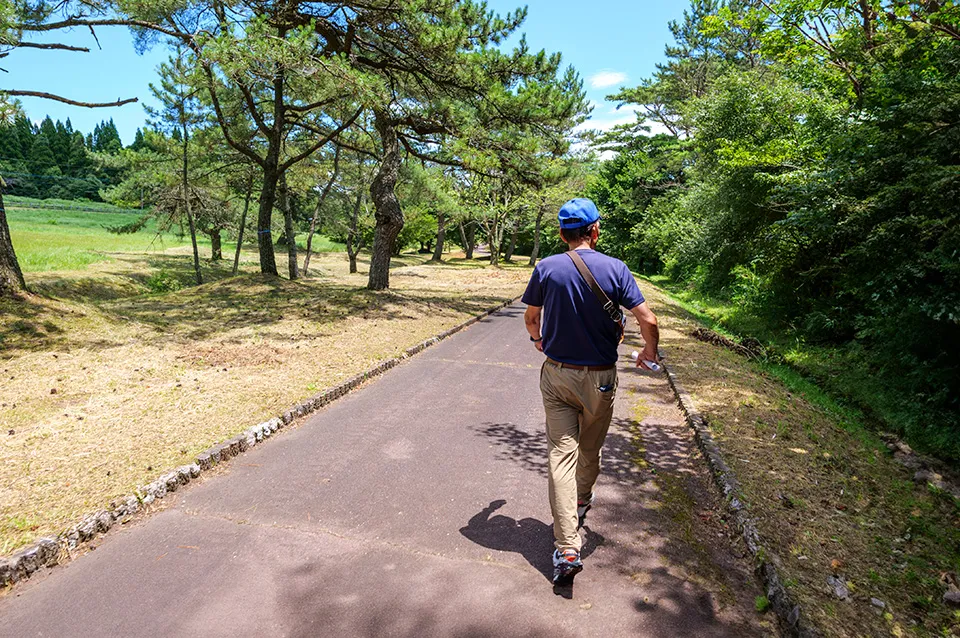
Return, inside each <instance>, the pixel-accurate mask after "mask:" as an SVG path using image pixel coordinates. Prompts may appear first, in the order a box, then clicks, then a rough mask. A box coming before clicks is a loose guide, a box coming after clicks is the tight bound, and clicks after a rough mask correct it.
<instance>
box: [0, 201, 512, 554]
mask: <svg viewBox="0 0 960 638" xmlns="http://www.w3.org/2000/svg"><path fill="white" fill-rule="evenodd" d="M11 213H12V215H11V216H13V217H14V219H13V224H12V225H13V226H14V229H13V240H14V244H15V246H16V248H17V250H18V254H20V255H21V256H22V257H23V256H25V257H27V259H28V260H29V259H31V255H34V256H36V255H38V254H42V253H43V252H44V251H47V254H49V255H51V256H50V257H49V260H50V261H49V262H47V263H48V265H55V266H57V267H58V268H60V269H57V270H50V269H44V268H43V267H40V268H32V269H31V268H27V269H26V270H27V272H26V278H27V283H28V285H29V286H30V287H31V290H33V291H34V293H36V294H33V295H30V296H28V297H27V298H26V299H25V300H22V301H11V300H0V422H2V423H3V424H4V427H3V430H2V431H0V556H2V555H7V554H9V553H11V552H12V551H14V550H15V549H16V548H17V547H20V546H22V545H24V544H27V543H29V542H30V541H32V540H33V539H35V538H37V537H39V536H42V535H50V534H56V533H57V532H59V531H60V530H62V529H63V528H65V527H66V526H68V525H70V524H73V523H75V522H76V521H77V520H79V518H80V517H82V516H83V515H85V514H87V513H90V512H92V511H96V510H97V509H100V508H103V507H104V506H106V505H107V504H108V503H109V502H110V500H111V499H114V498H117V497H119V496H122V495H125V494H130V493H132V492H133V491H134V490H135V489H136V488H137V487H138V486H139V485H143V484H144V483H146V482H148V481H150V480H153V479H154V478H156V476H158V475H159V474H160V473H162V472H163V471H165V470H167V469H170V468H173V467H176V466H177V465H180V464H183V463H185V462H189V461H190V460H191V459H192V458H193V457H194V455H195V454H197V453H198V452H200V451H202V450H203V449H205V448H207V447H209V446H210V445H212V444H214V443H215V442H218V441H221V440H224V439H226V438H229V437H230V436H233V435H235V434H236V433H238V432H240V431H242V430H243V429H244V428H246V427H248V426H250V425H252V424H255V423H257V422H259V421H262V420H264V419H266V418H269V417H270V416H273V415H276V414H277V413H279V412H280V411H282V410H283V409H285V408H286V407H288V406H290V405H291V404H293V403H295V402H296V401H299V400H300V399H302V398H304V397H306V396H309V395H312V394H314V393H316V392H318V391H319V390H321V389H323V388H324V387H329V386H332V385H334V384H336V383H338V382H340V381H342V380H344V379H346V378H349V377H350V376H353V375H354V374H357V373H358V372H361V371H363V370H365V369H368V368H370V367H372V366H373V365H375V363H376V362H378V361H381V360H383V359H385V358H389V357H393V356H396V355H397V354H398V353H400V352H402V351H403V350H404V349H405V348H407V347H409V346H411V345H413V344H415V343H417V342H419V341H422V340H424V339H426V338H428V337H430V336H433V335H435V334H437V333H439V332H442V331H443V330H445V329H447V328H449V327H451V326H453V325H455V324H457V323H459V322H461V321H463V320H465V319H467V318H468V317H470V316H472V315H474V314H477V313H479V312H481V311H483V310H485V309H486V308H489V307H490V306H492V305H495V304H496V303H498V302H501V301H504V300H507V299H511V298H513V297H516V296H517V295H519V294H520V292H522V290H523V286H524V285H525V283H526V280H527V278H528V276H529V269H528V268H526V267H525V266H521V265H519V264H518V265H510V266H507V267H504V268H489V267H485V266H484V265H483V264H482V263H480V262H479V260H477V261H475V262H469V263H464V262H462V261H458V260H457V259H456V255H451V260H450V262H451V263H441V264H431V263H427V259H428V258H429V255H417V254H409V253H406V254H403V255H401V256H399V257H397V258H395V259H394V263H393V267H394V269H393V271H392V274H391V289H390V290H389V291H383V292H376V293H374V292H370V291H367V290H366V289H365V285H366V283H367V268H368V263H367V262H366V261H365V260H364V258H363V257H361V259H360V261H359V265H360V272H359V273H357V274H349V273H348V260H347V257H346V255H345V254H343V253H338V252H317V253H316V254H315V255H314V256H313V258H312V261H311V268H310V274H309V276H308V277H307V278H304V279H302V280H299V281H295V282H291V281H287V280H285V279H276V278H265V277H262V276H261V275H259V273H258V270H259V268H258V257H257V253H256V250H255V248H254V247H251V248H245V249H244V251H243V253H242V259H241V264H240V266H241V267H240V275H239V276H236V277H234V276H231V268H232V260H227V261H224V262H213V263H211V262H209V261H208V260H206V259H205V260H204V262H203V265H202V269H203V274H204V279H205V281H206V282H207V283H205V284H204V285H203V286H199V287H198V286H194V285H193V269H192V260H191V250H190V247H189V244H188V240H184V241H183V243H179V244H177V245H175V246H171V245H170V243H166V244H165V245H164V246H163V247H162V248H161V247H159V246H158V245H157V244H156V243H151V241H152V236H151V235H150V234H149V233H145V234H143V235H144V236H142V237H138V236H136V235H132V236H119V237H117V236H114V235H110V234H109V233H106V231H105V230H104V229H103V224H104V223H111V224H115V223H117V221H119V220H120V219H121V218H122V217H123V216H124V215H130V217H135V216H136V214H125V213H104V214H103V217H98V215H100V214H99V213H89V212H83V213H79V214H77V216H76V217H74V216H73V215H74V213H73V212H70V211H55V212H54V211H23V213H25V214H23V215H20V213H21V211H16V210H9V211H8V214H11ZM104 218H109V221H108V222H104V221H103V219H104ZM49 219H56V220H57V223H56V224H52V223H50V224H47V223H46V221H45V220H49ZM115 220H117V221H115ZM31 233H33V234H32V235H31ZM31 236H32V237H33V238H34V240H33V241H30V240H29V238H30V237H31ZM25 239H26V240H27V241H25ZM298 239H301V240H305V236H301V237H300V238H298ZM111 242H113V243H111ZM318 246H319V248H320V249H321V250H333V249H336V248H337V247H338V246H337V245H336V244H334V243H333V242H329V240H325V238H320V237H316V238H314V247H315V248H316V247H318ZM71 247H72V248H75V249H76V252H77V253H83V252H85V251H87V252H90V253H92V254H93V255H94V257H95V258H97V261H93V262H92V263H91V261H89V260H87V259H86V258H85V257H79V258H76V257H70V252H69V250H67V248H71ZM207 250H209V248H208V247H207ZM224 252H225V255H226V253H227V247H226V246H225V249H224ZM230 252H231V254H232V249H231V250H230ZM65 255H66V256H65ZM206 256H207V257H208V256H209V253H208V254H207V255H206ZM22 257H21V258H22ZM38 259H39V258H38ZM277 260H278V264H281V270H283V267H282V266H283V265H285V254H284V252H283V250H282V249H280V248H278V251H277ZM524 262H525V260H524ZM28 263H30V262H29V261H28ZM33 263H35V264H36V263H39V264H40V266H43V264H44V262H43V261H42V259H41V260H40V261H39V262H33ZM301 263H302V255H301ZM63 268H65V269H63Z"/></svg>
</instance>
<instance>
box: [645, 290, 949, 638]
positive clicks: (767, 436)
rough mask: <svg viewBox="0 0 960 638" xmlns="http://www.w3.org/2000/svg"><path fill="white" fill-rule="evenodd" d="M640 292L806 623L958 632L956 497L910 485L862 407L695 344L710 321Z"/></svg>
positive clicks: (895, 632) (891, 631)
mask: <svg viewBox="0 0 960 638" xmlns="http://www.w3.org/2000/svg"><path fill="white" fill-rule="evenodd" d="M641 286H642V288H643V290H644V293H645V294H646V295H647V297H648V299H649V300H650V303H651V304H652V305H653V307H654V309H655V310H656V312H657V314H658V316H659V317H660V319H661V335H662V339H663V343H664V351H665V354H666V355H667V357H668V361H669V362H670V364H671V365H672V366H673V367H674V369H675V370H676V372H677V374H678V375H679V376H680V378H681V380H682V383H683V384H684V386H685V387H686V389H687V390H688V391H689V392H690V393H691V395H692V396H693V399H694V401H695V403H696V405H697V408H698V409H699V410H700V411H701V412H702V413H703V414H704V415H705V416H706V418H707V421H708V423H709V425H710V428H711V430H712V432H713V434H714V436H715V438H716V440H717V443H718V444H719V446H720V448H721V450H722V451H723V454H724V458H725V459H726V461H727V462H728V464H729V465H730V466H731V468H732V469H733V471H734V472H735V473H736V476H737V478H738V479H739V481H740V485H741V488H742V490H743V495H742V496H743V499H744V501H745V502H746V504H747V506H748V507H749V510H750V515H751V516H752V517H753V518H754V519H755V520H756V522H757V526H758V529H759V531H760V534H761V538H762V542H763V547H764V552H765V554H766V555H765V559H766V560H772V561H774V562H775V563H776V565H777V568H778V571H779V572H780V575H781V577H782V578H783V579H784V581H785V584H786V587H787V589H788V591H789V592H790V594H791V595H792V596H794V598H795V600H796V601H797V602H798V603H799V604H800V605H801V609H802V613H803V614H804V617H805V618H807V619H808V620H812V621H813V624H814V626H816V627H819V628H821V629H822V630H823V632H824V635H826V636H831V637H833V636H836V637H847V636H849V637H851V638H852V637H854V636H888V635H892V636H907V635H910V636H930V637H934V636H956V635H960V612H958V611H957V609H956V608H955V607H953V606H951V605H949V604H947V603H946V602H945V601H944V600H943V595H944V593H945V592H947V591H948V590H949V589H950V586H951V584H955V580H953V579H955V576H954V575H955V574H956V573H958V572H960V502H958V501H957V500H955V499H954V498H953V497H952V496H951V495H950V494H949V493H947V492H944V491H941V490H939V489H937V488H935V487H933V486H928V484H927V482H926V481H921V482H919V483H918V482H914V480H913V474H914V473H913V470H908V469H907V468H905V467H903V466H901V465H899V464H898V463H896V462H895V461H894V459H893V458H892V454H891V452H890V450H888V448H887V446H886V445H885V444H884V441H883V440H881V439H880V438H879V437H878V436H877V434H876V433H875V432H874V430H873V427H872V424H871V421H870V419H869V418H868V417H867V416H866V415H864V414H863V413H862V412H860V411H859V410H856V409H853V408H851V407H847V406H844V405H841V404H838V403H837V402H836V401H834V400H833V399H832V398H831V397H830V395H829V394H827V393H826V392H824V391H823V390H822V389H821V388H820V387H818V386H817V385H816V384H814V383H812V382H811V381H809V380H808V379H807V378H805V377H804V376H802V375H800V374H798V373H797V372H796V371H795V370H794V369H793V368H791V367H788V366H784V365H781V364H777V363H772V362H767V361H758V360H752V359H748V358H745V357H743V356H740V355H738V354H735V353H733V352H731V351H730V350H727V349H724V348H721V347H717V346H715V345H711V344H709V343H704V342H702V341H699V340H697V339H695V338H693V337H692V336H691V333H692V332H693V331H694V330H695V329H696V328H698V327H700V326H702V325H703V322H701V321H700V320H699V319H698V318H697V316H695V315H692V314H691V313H690V312H688V311H687V310H685V309H684V307H683V306H682V305H681V304H680V303H678V302H677V301H675V300H673V299H672V298H671V297H670V296H668V295H667V294H666V293H664V292H662V291H660V290H658V289H657V288H655V287H654V286H653V285H651V284H649V283H647V284H643V283H642V284H641ZM701 317H702V318H703V319H705V320H706V323H707V325H711V324H712V322H711V321H710V320H709V318H708V317H705V316H703V315H701ZM768 604H769V603H768V602H766V601H760V600H758V601H757V609H758V611H763V609H765V608H766V607H767V605H768ZM761 607H762V608H763V609H761Z"/></svg>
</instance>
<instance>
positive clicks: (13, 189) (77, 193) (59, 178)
mask: <svg viewBox="0 0 960 638" xmlns="http://www.w3.org/2000/svg"><path fill="white" fill-rule="evenodd" d="M138 144H140V145H142V144H143V135H142V133H141V132H140V131H139V130H138V131H137V137H136V140H135V141H134V143H133V144H131V148H136V147H137V145H138ZM122 148H123V144H122V143H121V141H120V135H119V133H118V132H117V127H116V125H115V124H114V123H113V119H112V118H111V119H110V120H107V121H103V122H101V123H100V124H98V125H97V126H96V127H95V128H94V130H93V132H91V133H87V134H86V135H84V134H83V132H81V131H77V130H74V128H73V125H72V124H71V122H70V120H69V118H68V119H67V121H66V122H61V121H60V120H57V121H53V120H52V119H51V118H50V116H47V117H46V118H44V119H43V121H42V122H40V124H39V125H36V124H34V123H33V122H31V121H30V120H29V119H28V118H27V117H25V116H24V115H22V114H21V115H18V116H17V117H16V119H14V121H13V122H12V123H11V124H9V125H5V126H0V176H2V177H3V179H4V181H5V182H6V189H5V191H4V192H6V193H9V194H11V195H20V196H24V197H36V198H39V199H47V198H57V199H69V200H77V199H88V200H92V201H101V197H100V189H102V188H104V187H105V186H110V185H113V184H116V183H117V182H118V181H119V179H118V178H119V171H118V170H116V169H114V168H111V167H110V166H109V163H108V162H105V161H103V160H102V157H98V156H109V155H116V154H117V153H119V152H120V150H121V149H122Z"/></svg>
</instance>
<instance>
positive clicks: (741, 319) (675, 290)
mask: <svg viewBox="0 0 960 638" xmlns="http://www.w3.org/2000/svg"><path fill="white" fill-rule="evenodd" d="M646 279H647V280H648V281H650V282H652V283H654V284H656V285H658V286H660V287H662V288H664V289H665V290H668V291H669V292H670V294H671V295H673V296H674V298H676V299H677V300H678V301H681V302H682V303H683V304H684V306H685V308H686V309H687V310H689V311H691V312H694V313H696V314H698V315H700V316H701V317H702V318H704V319H706V320H707V321H708V322H709V323H710V324H711V327H712V328H714V329H716V330H719V331H720V332H724V333H726V334H728V335H729V336H733V337H748V336H749V337H753V338H755V339H759V340H760V341H761V342H762V343H763V344H764V345H765V346H767V347H768V348H769V349H770V350H771V351H772V352H773V353H775V354H776V355H777V357H779V358H780V359H781V360H782V362H783V363H785V364H786V365H788V366H790V367H791V368H793V369H795V370H796V371H798V372H799V373H801V374H802V375H804V376H806V377H808V378H810V379H812V380H813V381H814V382H815V383H816V384H817V385H818V386H820V387H821V388H822V389H823V390H824V391H826V392H827V393H829V394H830V395H831V396H832V397H833V399H834V400H836V401H838V402H839V403H842V404H844V405H848V406H850V407H852V408H855V409H856V410H858V411H859V412H862V413H863V414H865V415H866V418H867V419H868V420H869V421H870V422H871V423H873V424H874V427H873V429H879V430H885V431H889V432H893V433H896V434H898V435H901V436H903V437H904V438H905V439H906V440H907V441H908V442H909V443H910V444H911V445H912V446H913V447H915V448H916V449H918V450H920V451H923V452H926V453H928V454H932V455H935V456H938V457H940V458H941V459H943V460H945V461H947V462H948V463H951V464H953V465H955V466H958V467H960V465H958V464H960V441H958V440H956V436H955V432H954V431H953V430H951V429H949V428H944V427H940V424H939V423H938V422H937V419H936V416H935V415H932V416H931V417H930V419H929V422H928V423H927V425H926V426H925V427H917V425H916V424H917V422H918V420H921V421H922V420H923V419H918V410H921V409H923V408H922V398H921V397H914V396H912V395H911V394H909V391H908V390H904V384H903V383H901V381H900V378H899V377H900V376H901V375H904V374H909V371H904V370H899V371H891V370H889V369H885V368H883V367H882V366H880V365H878V364H877V360H876V357H875V356H873V355H871V353H869V352H867V351H866V350H865V349H864V348H863V346H861V345H860V344H858V343H856V342H851V343H847V344H843V345H837V344H818V343H810V342H809V341H807V340H803V339H800V338H799V337H798V336H797V333H796V332H795V331H793V330H790V329H788V328H783V327H777V326H775V325H773V324H771V323H770V322H769V321H767V320H764V319H763V318H762V317H758V316H756V315H753V314H751V313H750V311H749V310H748V309H745V308H744V307H743V306H742V305H739V304H736V303H733V302H730V301H726V300H721V299H716V298H713V297H709V296H706V295H703V294H701V293H698V292H696V291H693V290H690V289H688V288H684V287H680V286H677V285H676V284H675V283H674V282H672V281H671V280H670V279H668V278H666V277H662V276H650V277H646ZM905 393H906V394H905Z"/></svg>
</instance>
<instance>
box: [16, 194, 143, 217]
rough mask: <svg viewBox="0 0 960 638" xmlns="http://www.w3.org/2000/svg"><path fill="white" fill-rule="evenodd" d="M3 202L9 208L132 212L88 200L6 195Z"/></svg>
mask: <svg viewBox="0 0 960 638" xmlns="http://www.w3.org/2000/svg"><path fill="white" fill-rule="evenodd" d="M3 201H4V203H5V204H6V206H7V208H36V209H49V208H55V209H59V210H93V211H99V212H106V213H129V212H130V210H129V209H126V208H120V207H119V206H114V205H113V204H108V203H106V202H91V201H87V200H78V201H73V200H68V199H52V198H51V199H35V198H33V197H20V196H18V195H4V196H3Z"/></svg>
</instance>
